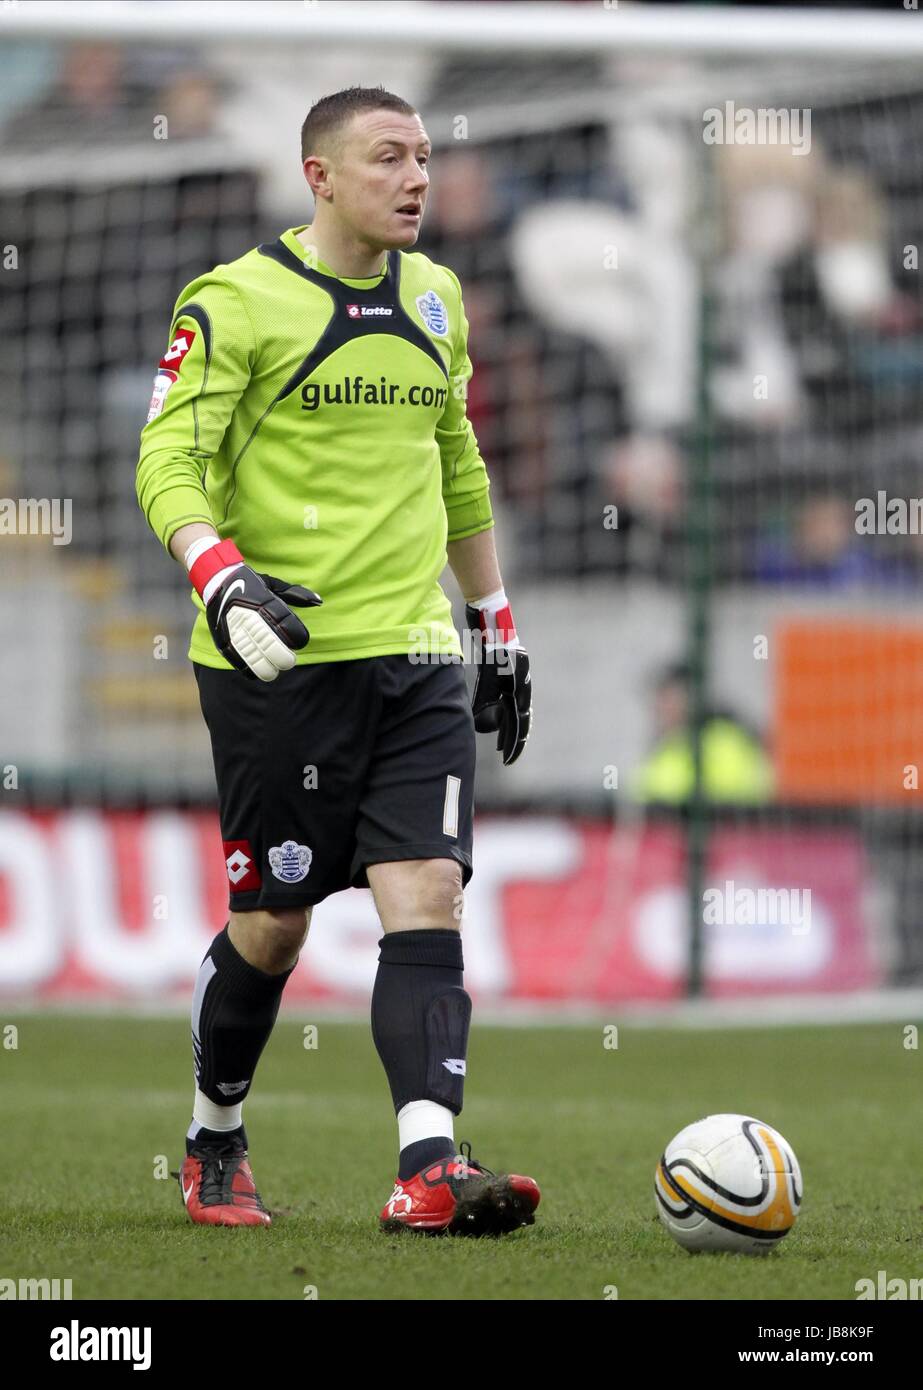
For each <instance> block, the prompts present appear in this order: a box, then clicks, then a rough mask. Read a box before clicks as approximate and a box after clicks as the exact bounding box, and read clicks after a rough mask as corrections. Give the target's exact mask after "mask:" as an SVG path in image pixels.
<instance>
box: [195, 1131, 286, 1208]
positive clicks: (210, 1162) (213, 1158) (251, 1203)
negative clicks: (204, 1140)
mask: <svg viewBox="0 0 923 1390" xmlns="http://www.w3.org/2000/svg"><path fill="white" fill-rule="evenodd" d="M175 1176H176V1177H177V1178H178V1179H179V1185H180V1188H181V1189H182V1193H183V1201H184V1202H185V1204H186V1210H187V1211H188V1213H189V1215H190V1216H191V1218H192V1220H193V1221H196V1222H198V1223H199V1224H200V1225H203V1226H269V1225H271V1224H272V1218H271V1217H270V1215H269V1212H268V1211H267V1210H266V1208H265V1207H264V1206H263V1201H262V1198H261V1197H260V1194H259V1193H258V1192H257V1190H256V1185H255V1183H254V1181H253V1174H252V1172H251V1171H250V1164H249V1163H248V1162H247V1150H246V1148H245V1147H244V1145H243V1143H242V1142H241V1140H240V1138H239V1137H237V1138H234V1139H230V1140H229V1141H228V1143H227V1144H220V1145H218V1144H200V1145H198V1146H196V1147H194V1148H193V1150H192V1153H190V1154H187V1155H186V1157H185V1158H184V1159H183V1166H182V1168H181V1169H180V1171H179V1172H178V1173H176V1174H175Z"/></svg>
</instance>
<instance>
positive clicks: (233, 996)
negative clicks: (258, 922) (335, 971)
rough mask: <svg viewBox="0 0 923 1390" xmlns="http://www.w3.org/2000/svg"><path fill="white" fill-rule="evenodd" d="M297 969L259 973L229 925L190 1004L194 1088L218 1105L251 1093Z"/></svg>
mask: <svg viewBox="0 0 923 1390" xmlns="http://www.w3.org/2000/svg"><path fill="white" fill-rule="evenodd" d="M294 968H295V967H294V966H292V968H291V970H284V971H282V973H281V974H279V975H267V974H266V972H265V971H263V970H258V969H257V968H256V966H254V965H251V964H250V962H249V961H246V960H244V958H243V956H242V955H240V953H239V952H238V951H237V950H236V949H235V947H234V944H233V942H232V941H231V939H230V936H229V935H228V929H227V927H226V926H225V927H224V929H223V930H222V931H220V932H219V933H218V935H217V936H216V937H215V939H214V941H213V942H212V944H211V946H210V947H209V948H208V951H207V953H206V955H205V959H204V960H203V961H202V964H201V966H200V967H199V977H198V979H197V981H196V987H195V994H194V996H193V1000H192V1049H193V1055H194V1059H195V1068H194V1069H195V1081H196V1086H197V1087H198V1089H199V1090H200V1091H201V1092H202V1094H203V1095H206V1096H207V1097H208V1099H209V1100H211V1101H213V1102H214V1103H215V1104H216V1105H228V1106H230V1105H237V1104H239V1103H240V1102H241V1101H242V1100H243V1099H244V1098H245V1097H246V1095H247V1092H248V1091H249V1090H250V1083H251V1082H252V1080H253V1073H254V1071H255V1070H256V1064H257V1062H258V1061H259V1059H260V1055H261V1053H262V1051H263V1048H264V1047H265V1046H266V1043H267V1042H268V1040H269V1035H270V1033H271V1032H272V1029H273V1025H274V1024H275V1021H276V1017H277V1015H278V1012H279V1005H280V1003H281V1001H282V991H283V989H284V988H285V982H286V980H287V979H288V977H289V975H291V973H292V970H294ZM210 1132H211V1133H215V1132H217V1131H210Z"/></svg>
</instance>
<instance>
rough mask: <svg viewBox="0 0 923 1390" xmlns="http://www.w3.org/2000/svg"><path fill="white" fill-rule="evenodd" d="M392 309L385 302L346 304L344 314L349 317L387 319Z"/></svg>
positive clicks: (392, 311)
mask: <svg viewBox="0 0 923 1390" xmlns="http://www.w3.org/2000/svg"><path fill="white" fill-rule="evenodd" d="M393 313H394V310H393V309H391V308H389V307H388V305H387V304H347V306H346V315H347V317H348V318H351V319H389V318H391V316H392V315H393Z"/></svg>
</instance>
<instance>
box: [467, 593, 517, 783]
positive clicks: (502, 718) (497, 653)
mask: <svg viewBox="0 0 923 1390" xmlns="http://www.w3.org/2000/svg"><path fill="white" fill-rule="evenodd" d="M465 619H466V621H467V623H468V627H469V628H470V629H471V631H472V632H473V633H474V634H475V641H476V647H475V658H476V660H477V663H478V667H477V677H476V679H475V683H474V695H473V696H472V700H471V709H472V713H473V714H474V727H475V729H476V730H477V732H478V733H479V734H487V733H493V732H494V731H496V733H497V751H498V752H499V753H501V754H502V758H503V766H504V767H509V765H510V764H511V763H514V762H515V761H516V759H517V758H518V757H519V755H520V753H521V752H522V750H523V749H524V748H525V746H526V740H527V739H528V737H529V728H530V725H531V722H532V676H531V673H530V671H529V656H528V653H527V652H526V650H525V648H524V647H523V646H522V643H521V642H520V640H519V637H518V636H517V634H516V624H515V623H514V622H513V615H512V613H511V612H510V605H509V601H508V600H507V597H506V594H505V593H504V591H503V590H502V589H498V590H497V591H496V592H495V593H493V594H487V596H486V597H485V598H480V599H476V600H475V601H474V603H468V604H466V605H465Z"/></svg>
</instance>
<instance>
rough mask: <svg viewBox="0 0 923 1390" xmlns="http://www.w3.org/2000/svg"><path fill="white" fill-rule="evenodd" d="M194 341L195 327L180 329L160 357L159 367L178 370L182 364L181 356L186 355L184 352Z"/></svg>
mask: <svg viewBox="0 0 923 1390" xmlns="http://www.w3.org/2000/svg"><path fill="white" fill-rule="evenodd" d="M194 342H195V329H194V328H183V329H181V331H180V332H179V333H177V335H176V337H175V338H174V339H173V342H172V343H171V344H170V346H169V347H168V348H167V350H166V352H165V353H164V355H163V357H161V359H160V362H159V363H158V366H159V367H160V368H161V369H163V368H164V367H166V368H167V369H168V370H169V369H170V368H172V369H173V371H175V372H178V371H179V369H180V367H181V366H182V365H183V358H184V357H185V356H186V353H187V352H188V351H189V349H190V348H191V347H192V345H193V343H194Z"/></svg>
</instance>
